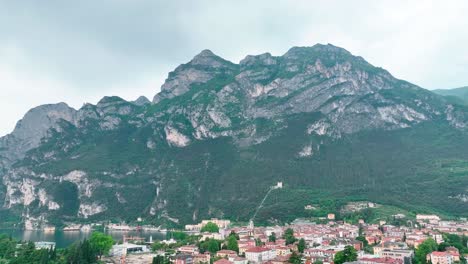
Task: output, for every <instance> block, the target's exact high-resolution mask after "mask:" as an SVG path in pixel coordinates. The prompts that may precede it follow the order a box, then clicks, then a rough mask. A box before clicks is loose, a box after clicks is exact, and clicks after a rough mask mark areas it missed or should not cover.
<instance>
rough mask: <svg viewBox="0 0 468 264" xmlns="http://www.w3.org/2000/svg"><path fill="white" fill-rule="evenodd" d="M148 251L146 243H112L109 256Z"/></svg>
mask: <svg viewBox="0 0 468 264" xmlns="http://www.w3.org/2000/svg"><path fill="white" fill-rule="evenodd" d="M145 252H150V250H149V248H148V247H147V246H146V245H136V244H130V243H124V244H120V245H114V246H112V248H111V251H110V255H111V256H126V255H127V254H131V253H145Z"/></svg>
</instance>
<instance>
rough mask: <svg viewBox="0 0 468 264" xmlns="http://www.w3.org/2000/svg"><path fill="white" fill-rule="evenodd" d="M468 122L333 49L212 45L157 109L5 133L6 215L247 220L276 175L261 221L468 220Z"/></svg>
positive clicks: (106, 102) (173, 79)
mask: <svg viewBox="0 0 468 264" xmlns="http://www.w3.org/2000/svg"><path fill="white" fill-rule="evenodd" d="M467 128H468V108H467V107H466V106H465V105H463V104H458V103H457V102H454V101H453V100H451V99H450V98H445V97H444V96H440V95H437V94H435V93H432V92H430V91H428V90H425V89H422V88H420V87H418V86H416V85H413V84H411V83H409V82H406V81H403V80H399V79H396V78H394V77H393V76H392V75H391V74H390V73H389V72H388V71H386V70H384V69H382V68H378V67H375V66H373V65H371V64H369V63H368V62H367V61H366V60H365V59H364V58H362V57H359V56H355V55H352V54H351V53H350V52H348V51H347V50H345V49H343V48H339V47H336V46H333V45H331V44H328V45H322V44H317V45H314V46H312V47H293V48H291V49H290V50H289V51H287V52H286V53H285V54H284V55H282V56H272V55H271V54H269V53H264V54H260V55H249V56H246V57H245V58H244V59H243V60H242V61H241V62H240V63H238V64H236V63H232V62H230V61H227V60H225V59H223V58H221V57H219V56H217V55H215V54H214V53H213V52H211V51H209V50H203V51H202V52H201V53H199V54H198V55H196V56H195V57H194V58H193V59H192V60H190V61H189V62H187V63H185V64H182V65H180V66H178V67H177V68H176V69H175V70H173V71H172V72H170V73H169V75H168V78H167V79H166V81H165V83H164V85H163V86H162V88H161V92H159V93H158V94H156V95H155V97H154V98H153V100H152V102H150V101H149V100H148V99H145V98H140V99H138V100H137V101H135V102H128V101H125V100H123V99H121V98H119V97H112V96H111V97H104V98H103V99H101V100H100V101H99V102H98V103H97V104H96V105H92V104H86V105H84V106H83V107H82V108H80V109H78V110H75V109H73V108H70V107H68V106H67V105H66V104H63V103H61V104H56V105H45V106H40V107H37V108H34V109H32V110H30V111H29V112H28V113H27V114H26V116H25V117H24V118H23V119H22V120H21V121H20V122H18V124H17V126H16V128H15V130H14V132H13V133H11V134H10V135H7V136H5V137H3V138H1V139H0V155H1V157H0V158H1V164H2V170H1V185H0V186H1V187H0V201H3V203H2V205H3V206H2V209H1V210H0V214H1V215H0V216H2V217H4V219H10V220H11V221H12V222H14V221H18V219H17V218H16V217H18V216H22V217H23V219H24V220H25V222H26V224H27V225H28V226H37V225H40V224H43V223H46V222H49V223H53V224H62V223H63V222H76V221H85V220H86V221H88V220H103V219H110V218H112V219H121V220H134V219H136V218H137V217H144V218H145V219H148V220H151V221H153V222H155V223H169V224H174V225H180V224H184V223H190V222H195V221H198V220H200V219H202V218H206V217H224V218H230V219H233V220H243V221H246V220H248V219H249V218H250V217H251V216H252V214H253V212H254V210H255V208H256V207H257V206H258V203H259V202H260V200H261V198H262V197H263V196H264V195H265V193H266V192H267V191H268V190H269V188H270V186H272V185H275V184H276V182H278V181H281V182H283V183H284V185H285V188H283V189H280V190H274V191H273V192H272V194H271V198H270V199H268V200H267V201H266V203H265V205H264V207H263V208H261V210H259V213H258V220H259V221H290V220H292V219H294V218H295V217H300V216H308V215H320V214H323V213H325V212H329V211H338V210H339V208H340V206H341V205H343V204H344V203H345V202H347V201H351V200H369V201H373V202H377V203H381V204H387V205H393V206H396V207H399V208H402V210H410V211H418V212H438V213H441V214H443V215H451V216H467V215H466V214H467V212H468V189H467V186H468V152H467V151H466V149H468V131H467ZM310 204H314V205H317V207H318V210H316V211H310V210H305V209H304V207H305V206H306V205H310Z"/></svg>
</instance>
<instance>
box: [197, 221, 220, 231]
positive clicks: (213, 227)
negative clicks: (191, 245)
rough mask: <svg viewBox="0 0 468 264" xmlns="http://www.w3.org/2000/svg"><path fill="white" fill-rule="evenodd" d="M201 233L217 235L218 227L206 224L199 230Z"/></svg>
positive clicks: (211, 223) (209, 223)
mask: <svg viewBox="0 0 468 264" xmlns="http://www.w3.org/2000/svg"><path fill="white" fill-rule="evenodd" d="M200 231H201V232H209V233H218V232H219V227H218V225H217V224H215V223H213V222H208V223H207V224H206V225H205V226H203V227H202V229H201V230H200Z"/></svg>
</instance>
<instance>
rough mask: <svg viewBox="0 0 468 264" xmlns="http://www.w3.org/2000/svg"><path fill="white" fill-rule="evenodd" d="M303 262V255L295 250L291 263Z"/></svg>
mask: <svg viewBox="0 0 468 264" xmlns="http://www.w3.org/2000/svg"><path fill="white" fill-rule="evenodd" d="M301 262H302V261H301V256H299V254H297V253H296V252H293V253H292V254H291V256H290V257H289V263H291V264H301Z"/></svg>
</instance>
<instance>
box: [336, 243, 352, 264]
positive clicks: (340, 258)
mask: <svg viewBox="0 0 468 264" xmlns="http://www.w3.org/2000/svg"><path fill="white" fill-rule="evenodd" d="M356 260H357V251H356V249H354V247H352V246H346V247H345V248H344V250H342V251H339V252H337V253H336V254H335V258H334V259H333V262H334V263H335V264H343V263H345V262H350V261H356Z"/></svg>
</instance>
